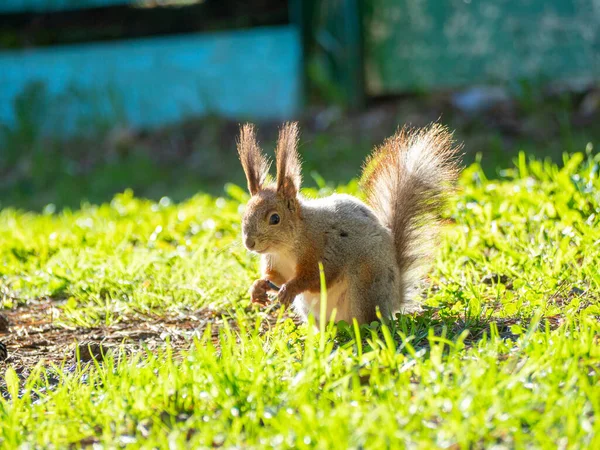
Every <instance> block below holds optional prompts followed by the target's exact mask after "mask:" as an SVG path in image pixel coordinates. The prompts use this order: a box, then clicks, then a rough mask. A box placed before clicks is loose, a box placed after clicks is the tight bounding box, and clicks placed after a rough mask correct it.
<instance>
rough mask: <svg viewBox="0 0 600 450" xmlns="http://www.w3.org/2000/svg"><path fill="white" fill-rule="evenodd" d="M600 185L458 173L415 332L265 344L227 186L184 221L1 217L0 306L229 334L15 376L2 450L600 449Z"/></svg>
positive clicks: (566, 172) (169, 210)
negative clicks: (174, 320) (214, 319)
mask: <svg viewBox="0 0 600 450" xmlns="http://www.w3.org/2000/svg"><path fill="white" fill-rule="evenodd" d="M599 167H600V155H598V154H596V155H594V154H593V153H592V152H591V151H589V152H587V153H585V154H584V153H579V154H575V155H573V156H571V157H569V158H567V157H565V159H564V164H561V165H560V166H557V165H555V164H553V163H551V162H549V161H546V162H542V161H539V160H534V161H526V158H525V156H524V154H521V156H520V157H519V159H518V160H517V161H516V163H515V165H514V167H513V168H510V169H507V170H505V171H502V172H500V178H498V179H494V180H487V179H486V177H485V175H484V172H483V171H482V170H481V167H480V166H479V165H478V164H475V165H472V166H470V167H468V168H467V169H466V170H465V171H464V174H463V176H462V178H461V189H460V191H459V193H458V195H457V197H456V199H455V201H454V202H453V203H452V205H451V207H450V209H449V210H448V212H447V217H448V219H449V225H448V228H447V231H446V232H445V234H444V236H443V239H442V243H441V245H440V246H439V247H438V249H439V251H438V253H437V258H436V262H435V265H434V267H433V269H432V271H431V274H430V277H429V278H428V282H427V283H426V286H425V288H424V291H423V295H424V297H425V298H426V300H425V306H426V307H425V311H424V313H422V314H420V315H417V316H405V317H401V318H399V320H398V321H396V322H395V323H393V324H392V325H391V326H390V327H385V326H380V325H377V324H372V325H370V326H364V327H362V328H361V329H360V330H358V329H357V328H356V327H354V326H352V324H349V325H348V324H346V325H344V324H342V325H341V326H339V327H333V326H329V328H328V330H327V332H325V333H320V334H319V333H317V332H315V331H314V328H313V327H311V326H300V327H296V326H295V325H294V324H293V323H292V322H291V320H289V319H281V320H279V321H278V322H277V324H276V325H275V326H273V327H265V326H264V323H263V319H264V316H263V315H262V313H261V312H259V311H258V310H256V309H253V308H252V306H251V305H250V302H249V299H248V296H247V289H248V287H249V286H250V283H251V282H252V280H253V279H255V278H256V276H257V272H258V261H257V260H256V259H255V258H253V257H251V256H249V255H248V254H247V253H246V252H245V251H244V249H243V248H242V246H241V245H240V244H239V242H240V236H239V235H240V209H241V205H242V204H243V202H244V201H245V200H246V198H247V197H246V194H245V193H244V192H243V191H242V190H241V189H240V188H237V187H235V186H230V187H229V188H228V191H227V195H226V196H224V197H223V198H215V197H211V196H208V195H197V196H195V197H193V198H191V199H189V200H187V201H184V202H182V203H178V204H177V203H173V202H171V201H170V200H169V199H167V198H164V199H162V200H161V201H159V202H154V201H149V200H142V199H138V198H135V197H134V196H133V195H132V193H131V192H126V193H124V194H120V195H118V196H116V197H115V198H114V199H113V201H112V202H111V203H110V204H104V205H102V206H93V205H83V206H82V207H81V208H80V209H78V210H72V211H71V210H64V211H62V212H60V213H55V212H52V211H51V210H47V211H45V212H44V213H39V214H38V213H29V212H22V211H15V210H11V209H5V210H3V211H2V212H0V262H1V265H0V273H1V275H2V278H1V283H2V302H3V303H4V306H5V307H8V308H10V307H15V306H16V305H18V304H22V303H26V302H27V301H28V300H30V299H36V298H40V297H44V296H48V297H51V298H53V299H56V300H57V301H60V303H59V311H60V315H59V317H58V322H59V323H60V324H63V325H64V326H82V327H90V326H95V325H98V324H111V323H115V322H118V321H125V320H128V319H129V318H131V317H144V316H151V317H156V316H160V317H170V316H173V317H177V316H180V315H186V314H192V313H194V314H196V313H199V312H202V313H204V312H206V311H210V312H211V314H214V315H215V316H221V315H222V316H225V317H227V318H229V319H230V320H231V322H227V321H225V322H224V325H223V326H222V328H221V329H220V330H219V333H218V337H217V338H216V339H215V337H214V334H213V332H212V331H213V330H211V328H210V325H209V326H208V328H205V329H201V330H199V331H198V337H197V338H196V339H195V340H194V341H193V342H190V348H189V349H188V350H186V351H183V352H177V351H173V350H172V349H170V347H169V346H167V347H166V348H164V349H163V350H160V351H158V352H150V351H147V352H143V353H138V354H136V355H120V354H118V353H115V354H112V355H108V356H107V357H106V358H105V359H104V360H103V361H102V362H101V363H94V364H87V365H84V364H80V365H78V367H77V368H76V369H75V370H74V371H64V370H62V368H61V367H54V368H50V369H48V368H45V367H44V366H43V363H40V366H39V367H37V368H36V369H35V370H33V371H32V372H31V374H30V375H29V376H28V377H27V378H26V380H20V379H19V377H18V376H17V374H16V373H15V371H14V370H13V369H12V368H10V367H9V368H7V369H6V371H5V373H4V381H5V384H6V390H7V392H8V395H6V398H4V399H0V445H3V446H5V447H6V448H14V447H16V446H18V445H22V444H24V443H28V444H31V445H33V446H38V445H39V446H47V445H49V444H53V445H54V446H57V447H64V446H66V445H68V444H91V443H94V442H99V443H101V444H104V445H105V446H108V447H112V446H128V445H129V446H132V447H136V446H142V445H143V446H147V447H152V446H163V447H166V446H168V445H172V446H180V447H184V446H189V447H190V448H198V447H205V446H220V445H223V446H225V447H231V446H238V447H250V448H258V447H265V446H274V447H282V448H312V447H319V448H349V447H369V448H382V447H383V448H386V447H393V448H398V447H419V448H433V447H436V448H437V447H451V448H472V447H474V448H481V447H492V446H494V445H500V446H501V447H503V448H507V447H508V448H524V447H534V448H554V447H560V448H566V447H568V448H598V447H599V446H600V437H599V436H600V421H599V419H598V417H599V415H600V321H599V319H600V301H599V299H600V271H599V270H598V268H599V267H600V180H599V179H598V168H599ZM340 189H342V190H346V191H349V192H356V184H355V183H352V184H350V185H349V186H345V187H342V188H340ZM326 191H328V188H324V189H323V190H322V191H321V192H320V193H319V192H316V191H311V192H308V194H311V195H319V194H325V193H327V192H326ZM219 323H220V322H219ZM228 323H230V325H227V324H228ZM358 333H360V337H359V336H358ZM50 373H52V374H53V377H58V380H59V381H58V383H57V384H56V383H52V382H51V379H53V377H50V376H49V374H50Z"/></svg>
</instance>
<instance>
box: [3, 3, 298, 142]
mask: <svg viewBox="0 0 600 450" xmlns="http://www.w3.org/2000/svg"><path fill="white" fill-rule="evenodd" d="M76 3H77V5H78V7H83V6H98V5H102V6H106V5H109V4H117V3H136V1H133V2H127V1H124V0H121V1H118V0H82V1H77V2H75V1H70V0H45V1H43V0H8V1H7V0H3V2H0V5H1V6H0V12H2V11H4V12H6V11H9V10H18V9H19V10H38V9H39V10H44V11H48V10H57V9H62V8H67V7H70V6H71V5H75V4H76ZM137 3H139V2H137ZM301 85H302V67H301V42H300V37H299V33H298V30H297V29H296V27H295V26H294V25H282V26H266V27H258V28H252V29H248V30H233V31H223V32H212V33H187V34H179V35H169V36H161V37H150V38H140V39H129V40H117V41H105V42H94V43H85V44H76V45H60V46H51V47H37V48H31V49H19V50H4V51H2V50H0V127H1V126H4V127H9V128H14V127H18V126H20V124H22V123H23V122H24V121H27V122H28V123H30V122H31V121H34V122H35V125H36V128H38V129H41V130H42V131H43V132H45V133H48V134H67V135H71V134H75V133H85V132H87V131H88V130H96V129H98V128H99V127H102V128H110V127H112V126H115V125H119V126H133V127H156V126H161V125H165V124H168V123H171V122H176V121H180V120H184V119H187V118H190V117H198V116H206V115H218V116H223V117H231V118H235V119H237V120H244V119H250V120H253V119H277V120H283V119H288V118H291V117H293V116H294V115H295V114H296V113H297V112H298V110H299V107H300V104H301ZM24 105H28V107H24ZM32 115H33V116H35V117H32Z"/></svg>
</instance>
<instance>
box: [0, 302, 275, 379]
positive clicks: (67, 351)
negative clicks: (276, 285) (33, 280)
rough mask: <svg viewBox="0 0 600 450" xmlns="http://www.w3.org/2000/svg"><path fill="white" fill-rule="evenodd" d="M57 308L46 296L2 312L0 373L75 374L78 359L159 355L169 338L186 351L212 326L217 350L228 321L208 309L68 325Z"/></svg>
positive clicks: (270, 318) (269, 320) (271, 318)
mask: <svg viewBox="0 0 600 450" xmlns="http://www.w3.org/2000/svg"><path fill="white" fill-rule="evenodd" d="M59 306H60V305H59V302H57V301H55V300H52V299H48V298H45V299H41V300H36V301H30V302H29V303H28V304H27V305H25V306H21V307H18V308H15V309H13V310H2V311H1V312H0V342H2V343H3V344H4V345H5V348H6V350H7V357H6V359H5V360H4V361H2V360H1V358H0V373H3V372H4V369H5V368H6V367H8V366H11V367H12V368H13V369H15V371H16V372H17V374H19V375H21V376H26V375H27V373H28V372H29V371H30V369H31V368H33V367H34V366H35V365H37V364H39V363H40V362H41V363H42V364H43V365H44V366H47V367H48V366H50V365H51V364H55V365H57V366H64V367H65V368H66V369H67V370H71V369H73V368H74V367H75V366H76V363H77V359H78V357H79V360H80V361H81V362H89V361H91V360H92V357H94V358H96V359H101V357H102V355H103V354H104V355H106V354H108V353H111V352H112V353H115V354H116V353H117V352H119V351H124V352H125V353H134V352H138V351H155V350H157V349H158V348H159V347H161V346H164V345H165V343H166V342H167V340H168V341H169V342H170V344H171V346H172V347H173V348H174V349H175V350H183V349H187V348H189V347H190V346H191V345H192V343H193V339H194V337H198V338H199V337H201V336H202V335H203V333H204V331H205V329H206V327H207V325H208V324H209V323H210V325H211V327H212V337H213V342H214V343H215V344H216V345H217V346H218V342H217V340H218V339H217V338H218V332H219V329H220V328H221V327H222V326H223V325H224V320H226V319H224V318H223V316H222V315H221V313H218V312H215V311H214V310H209V309H206V310H200V311H195V312H193V313H190V314H188V315H186V316H179V317H150V316H145V317H144V316H141V315H137V316H136V317H123V318H122V320H121V321H120V322H118V323H115V324H113V325H106V326H99V327H93V328H84V327H69V326H66V325H65V324H63V323H60V322H59V321H58V320H57V318H58V317H59ZM274 309H276V308H271V309H270V310H269V309H267V310H265V312H264V313H263V314H264V320H263V327H264V329H265V330H266V329H268V328H269V327H270V326H272V325H273V324H274V323H275V321H276V320H277V318H276V316H275V314H273V313H272V312H273V310H274ZM228 323H229V326H230V327H231V328H232V329H234V330H235V329H236V328H237V325H236V322H235V320H234V319H231V320H228ZM78 354H79V355H78ZM0 390H1V388H0Z"/></svg>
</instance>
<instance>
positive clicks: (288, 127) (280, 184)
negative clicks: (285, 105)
mask: <svg viewBox="0 0 600 450" xmlns="http://www.w3.org/2000/svg"><path fill="white" fill-rule="evenodd" d="M275 159H276V161H277V192H278V193H280V194H282V195H283V196H284V197H285V198H295V197H296V194H297V193H298V191H299V190H300V183H301V182H302V173H301V170H302V166H301V163H300V157H299V156H298V123H297V122H291V123H290V122H288V123H286V124H284V125H283V127H282V128H281V130H279V139H278V140H277V149H276V151H275Z"/></svg>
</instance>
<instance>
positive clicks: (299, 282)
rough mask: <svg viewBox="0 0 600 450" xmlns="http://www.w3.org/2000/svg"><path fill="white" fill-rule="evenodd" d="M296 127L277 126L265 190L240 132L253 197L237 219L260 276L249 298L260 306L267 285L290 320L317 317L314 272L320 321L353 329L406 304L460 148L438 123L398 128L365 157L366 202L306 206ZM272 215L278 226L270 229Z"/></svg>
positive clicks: (344, 199)
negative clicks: (289, 308)
mask: <svg viewBox="0 0 600 450" xmlns="http://www.w3.org/2000/svg"><path fill="white" fill-rule="evenodd" d="M297 145H298V127H297V124H296V123H287V124H285V125H284V126H283V127H282V128H281V130H280V133H279V138H278V142H277V147H276V166H277V178H276V182H275V183H274V184H272V185H265V181H266V177H267V172H268V168H269V164H268V161H267V159H266V158H265V157H264V156H263V155H262V153H261V152H260V149H259V148H258V144H257V143H256V139H255V137H254V130H253V128H252V126H251V125H245V126H244V127H242V130H241V133H240V141H239V143H238V151H239V153H240V160H241V161H242V165H243V167H244V171H245V172H246V177H247V179H248V189H249V191H250V193H251V194H252V197H251V199H250V200H249V202H248V205H247V207H246V211H245V213H244V217H243V221H242V231H243V234H244V244H245V245H246V247H247V248H248V249H250V250H252V251H254V252H256V253H259V254H261V256H262V263H263V265H262V277H261V279H259V280H257V281H255V282H254V284H253V286H252V288H251V297H252V300H253V301H256V302H258V303H266V302H267V301H268V296H267V292H269V291H270V290H272V286H271V285H270V284H269V283H268V281H269V280H270V281H272V282H273V283H275V284H276V285H278V286H280V290H279V292H278V297H279V301H280V302H281V303H282V304H284V305H289V304H291V303H292V302H293V303H294V308H295V310H296V312H297V313H298V314H300V315H301V316H302V317H304V318H305V319H306V317H307V314H309V313H313V314H315V316H317V314H319V308H318V307H317V306H315V305H318V304H319V302H320V297H319V292H320V289H321V285H320V274H319V262H322V263H323V267H324V270H325V279H326V282H327V291H328V303H327V305H326V307H327V310H328V312H327V314H328V315H329V314H330V313H331V314H333V310H334V309H335V310H336V311H337V313H338V315H337V316H336V318H337V319H338V320H340V319H341V320H346V321H348V322H351V320H352V318H356V319H357V320H358V321H359V322H360V323H365V322H369V321H371V320H374V319H375V318H376V311H377V310H378V309H379V310H380V311H381V313H382V314H383V315H384V316H385V317H386V318H388V317H393V315H394V314H395V313H396V312H398V311H405V310H406V309H407V307H409V303H408V301H409V292H410V290H411V289H412V287H413V286H414V284H415V283H414V281H416V280H417V279H418V278H417V277H418V275H419V273H418V271H419V269H420V268H422V267H424V264H423V263H424V262H426V260H427V259H428V257H429V256H430V247H431V245H432V241H433V239H434V238H435V236H436V234H437V229H438V227H439V223H440V219H439V215H440V213H441V212H442V210H443V208H444V205H445V200H446V198H447V196H448V193H449V192H451V186H450V185H451V183H452V182H453V181H454V180H455V178H456V176H457V173H458V168H457V164H456V162H455V159H456V158H455V157H456V154H457V150H458V147H457V146H456V145H455V144H454V141H453V140H452V135H451V133H449V132H448V131H447V130H446V129H445V128H444V127H442V126H440V125H432V126H430V127H428V128H426V129H424V130H409V129H406V128H404V129H402V130H400V131H399V132H398V133H396V134H395V135H394V136H392V137H391V138H389V139H388V140H386V141H385V142H384V144H383V145H382V146H381V147H379V148H378V149H376V151H375V152H374V153H373V155H372V156H371V158H369V159H368V160H367V163H366V165H365V168H364V173H363V179H362V185H363V187H364V188H365V190H366V191H367V197H368V204H369V205H370V206H371V208H369V207H368V206H367V205H365V204H364V203H362V202H361V201H360V200H358V199H356V198H355V197H351V196H348V195H343V194H337V195H332V196H330V197H326V198H322V199H313V200H307V199H304V198H302V197H301V196H299V195H298V192H299V189H300V183H301V181H302V180H301V173H300V169H301V167H300V165H301V164H300V158H299V156H298V152H297ZM274 214H277V215H278V216H279V220H277V221H276V222H271V220H270V219H271V218H272V217H273V215H274Z"/></svg>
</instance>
